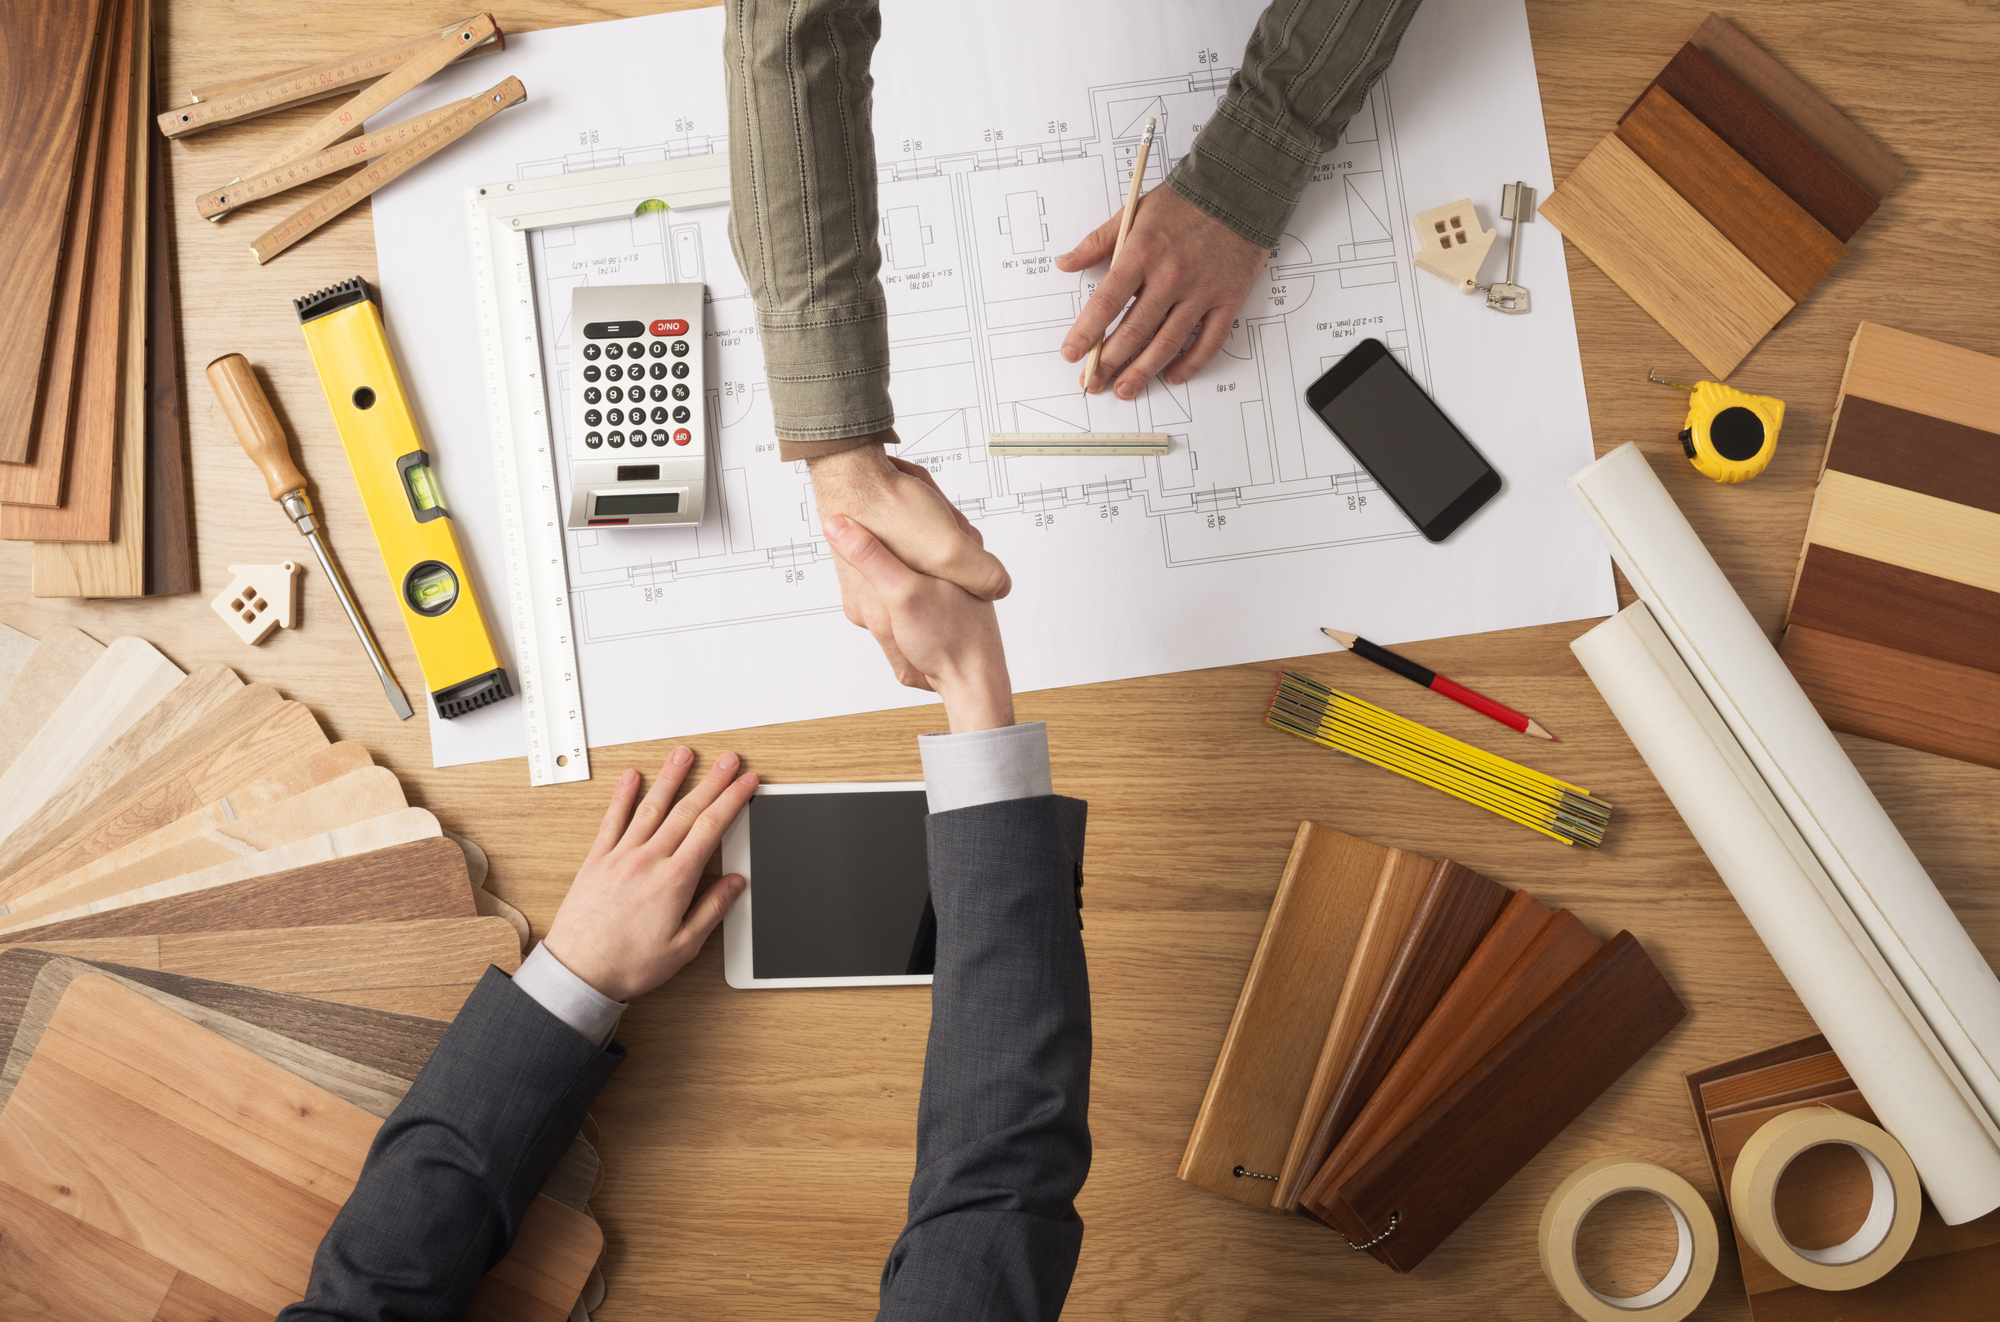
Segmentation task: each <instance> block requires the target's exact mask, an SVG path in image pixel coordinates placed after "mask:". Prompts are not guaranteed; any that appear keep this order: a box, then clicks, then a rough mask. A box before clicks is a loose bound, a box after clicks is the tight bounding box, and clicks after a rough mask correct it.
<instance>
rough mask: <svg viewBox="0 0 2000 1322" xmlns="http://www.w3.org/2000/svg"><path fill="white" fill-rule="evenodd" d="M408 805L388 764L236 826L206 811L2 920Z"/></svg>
mask: <svg viewBox="0 0 2000 1322" xmlns="http://www.w3.org/2000/svg"><path fill="white" fill-rule="evenodd" d="M408 806H409V805H408V801H407V800H406V799H405V798H404V797H403V786H402V783H401V782H399V781H398V780H397V779H396V773H395V772H393V771H390V770H389V769H388V768H387V767H372V766H371V767H363V768H361V769H359V770H356V771H350V772H348V773H347V774H346V775H344V776H341V777H339V778H338V779H336V780H332V781H329V782H327V783H326V784H324V785H316V786H314V787H313V788H311V789H309V790H307V791H305V792H304V793H303V794H298V795H295V796H293V797H292V798H289V799H284V800H281V801H279V802H278V803H275V804H272V805H271V806H270V807H267V808H264V809H261V810H259V811H256V812H252V813H249V814H248V815H246V816H242V817H238V818H237V819H235V820H234V821H230V822H220V823H218V822H213V821H212V820H211V819H210V816H209V814H206V813H197V814H195V815H193V816H190V817H183V818H180V819H178V820H176V821H173V822H169V823H168V824H167V825H166V826H163V827H161V828H160V829H159V830H157V831H154V832H152V833H151V834H150V835H145V836H142V837H140V838H139V839H137V840H134V841H133V842H132V843H131V844H128V845H125V846H123V847H121V848H119V849H115V850H113V851H111V853H109V854H106V855H105V856H103V857H102V858H99V859H97V860H96V861H95V862H92V863H89V864H86V865H85V866H83V867H80V868H78V869H76V870H75V871H73V872H67V873H64V874H63V875H62V876H60V877H57V878H55V879H54V880H52V881H49V882H46V883H44V884H43V885H41V886H38V887H36V888H35V889H34V890H32V891H24V892H21V893H20V894H17V895H15V896H13V897H12V898H11V899H10V900H9V901H8V910H9V912H8V913H7V915H6V920H7V923H8V924H9V925H11V924H12V923H13V921H14V920H15V919H17V918H19V917H22V916H25V915H27V914H28V913H29V912H30V911H31V910H33V909H36V908H39V907H42V906H45V905H47V904H49V902H50V901H52V900H56V899H57V898H58V897H64V900H63V903H64V905H65V906H66V905H67V904H68V903H71V902H74V903H83V902H85V901H87V900H94V899H99V898H102V897H103V896H106V895H118V894H122V893H123V892H126V891H133V890H138V889H140V888H141V887H144V886H151V885H153V884H155V883H157V882H162V881H166V880H168V879H169V878H173V877H183V876H188V875H190V874H192V873H197V872H201V871H202V870H204V869H206V868H212V867H216V866H218V865H220V864H224V863H234V862H238V861H240V860H242V859H244V858H245V857H247V856H249V855H252V854H260V853H264V852H266V851H268V850H274V849H277V848H278V847H279V846H281V845H289V844H292V843H294V842H296V841H301V840H306V839H309V838H311V837H313V836H319V835H324V834H326V833H327V832H330V831H336V830H338V829H339V828H342V827H349V826H355V825H358V824H360V823H362V822H367V821H372V820H374V819H375V818H378V817H384V816H387V815H388V814H390V813H393V812H397V811H400V810H402V809H405V808H407V807H408ZM414 811H422V810H421V809H416V810H414ZM426 816H428V814H426ZM431 820H432V821H435V820H437V819H436V818H432V819H431ZM349 852H351V851H349ZM68 897H74V899H73V900H72V899H70V898H68Z"/></svg>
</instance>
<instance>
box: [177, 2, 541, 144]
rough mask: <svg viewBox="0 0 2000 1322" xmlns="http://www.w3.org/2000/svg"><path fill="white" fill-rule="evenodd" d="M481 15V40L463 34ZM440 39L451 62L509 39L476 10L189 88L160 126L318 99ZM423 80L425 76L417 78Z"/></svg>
mask: <svg viewBox="0 0 2000 1322" xmlns="http://www.w3.org/2000/svg"><path fill="white" fill-rule="evenodd" d="M481 19H483V20H485V28H484V29H483V30H484V32H485V35H484V36H482V37H479V38H477V39H476V40H465V39H461V37H460V33H461V32H462V31H464V30H465V29H467V28H470V27H472V25H473V24H474V23H475V22H477V21H478V20H481ZM441 42H442V43H444V45H445V48H446V49H448V50H450V51H451V52H452V53H451V54H450V56H449V57H448V58H447V59H446V60H445V61H444V63H449V62H450V61H451V60H455V59H461V58H465V57H467V56H470V55H473V54H485V53H487V52H489V51H496V50H502V49H505V47H506V44H507V39H506V36H505V35H504V34H503V33H502V32H501V31H500V28H499V25H498V24H497V23H495V22H494V21H493V16H492V15H491V14H475V15H474V16H473V17H472V18H469V19H467V20H465V22H463V23H454V24H452V25H451V26H450V27H447V28H440V29H438V30H437V31H434V32H420V33H418V34H417V35H416V36H414V37H405V38H403V39H402V40H400V41H397V42H394V43H392V44H390V45H387V46H384V47H382V48H381V49H380V50H372V51H366V52H364V53H362V54H360V55H347V56H343V57H341V58H339V59H335V60H329V61H328V62H326V63H325V64H314V65H308V66H307V67H305V68H303V69H293V70H291V71H290V72H288V73H281V74H277V75H274V76H272V77H269V78H264V79H260V80H256V81H252V82H249V83H242V82H236V83H218V84H215V85H213V86H211V87H202V88H196V89H194V90H193V91H190V92H189V93H188V94H187V96H188V100H187V103H186V104H184V105H181V106H179V107H176V108H175V109H172V110H168V111H165V112H163V113H161V115H160V116H159V119H158V122H159V125H160V132H161V133H163V134H165V135H166V136H167V137H169V138H180V137H185V136H187V135H188V134H190V133H199V132H201V131H202V130H203V129H212V128H218V127H220V126H222V125H224V124H235V123H237V122H239V121H241V120H246V119H253V118H255V117H256V116H258V115H262V114H267V113H269V112H270V111H273V110H277V109H280V108H282V107H284V106H294V105H303V104H305V103H306V102H308V101H318V100H320V99H322V98H324V97H327V96H331V95H333V94H335V93H337V92H340V91H342V90H343V89H345V88H349V87H353V86H355V85H356V84H359V83H365V82H369V81H371V80H373V79H377V78H382V77H385V76H387V75H388V74H389V73H391V72H393V71H395V70H397V69H400V68H403V67H405V66H407V65H408V64H409V63H410V62H411V61H413V60H422V59H424V58H425V57H426V56H429V55H434V54H435V53H436V48H437V47H438V46H439V43H441ZM442 67H443V64H439V65H437V66H434V67H433V68H432V69H431V71H430V72H431V73H435V72H437V69H439V68H442ZM429 76H430V75H429V74H425V75H424V77H429ZM421 81H423V79H422V78H419V79H417V80H416V82H421ZM414 85H415V84H414V83H412V86H414ZM406 90H407V89H406ZM398 95H400V93H399V94H398ZM393 99H394V98H391V100H393ZM383 104H385V105H386V104H387V102H384V103H383ZM363 118H365V116H364V117H363ZM355 122H356V123H359V122H360V121H359V120H356V121H355Z"/></svg>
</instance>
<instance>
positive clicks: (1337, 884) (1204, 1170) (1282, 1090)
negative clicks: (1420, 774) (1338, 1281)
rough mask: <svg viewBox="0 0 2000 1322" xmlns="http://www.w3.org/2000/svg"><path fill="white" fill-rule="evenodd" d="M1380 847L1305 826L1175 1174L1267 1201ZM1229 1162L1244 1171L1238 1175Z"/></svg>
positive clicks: (1381, 855)
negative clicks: (1270, 1177) (1264, 1176)
mask: <svg viewBox="0 0 2000 1322" xmlns="http://www.w3.org/2000/svg"><path fill="white" fill-rule="evenodd" d="M1389 854H1390V851H1389V850H1387V849H1384V848H1382V847H1381V846H1380V845H1372V844H1369V843H1368V842H1367V841H1365V840H1357V839H1355V838H1354V837H1353V836H1351V835H1345V834H1343V833H1342V832H1339V831H1335V830H1332V829H1330V828H1328V827H1324V826H1320V825H1318V824H1317V823H1314V822H1302V823H1300V824H1299V833H1298V835H1297V837H1296V838H1295V839H1294V840H1293V842H1292V852H1291V857H1290V858H1289V859H1287V860H1286V863H1285V873H1284V876H1283V878H1282V879H1281V880H1280V881H1279V882H1278V893H1277V895H1276V896H1275V897H1274V898H1273V899H1272V901H1271V913H1270V916H1269V917H1268V918H1267V919H1265V922H1264V933H1263V935H1262V936H1261V937H1259V938H1258V940H1257V951H1256V953H1255V954H1254V955H1253V956H1251V959H1250V971H1249V973H1248V974H1247V975H1246V976H1245V978H1244V979H1243V993H1242V995H1241V996H1240V997H1238V998H1237V1002H1236V1013H1235V1014H1234V1015H1233V1016H1231V1018H1230V1021H1229V1031H1228V1033H1227V1035H1226V1036H1224V1038H1223V1040H1222V1050H1221V1052H1220V1053H1219V1054H1218V1055H1217V1057H1216V1061H1215V1072H1214V1073H1213V1074H1211V1075H1210V1076H1209V1080H1208V1092H1207V1093H1206V1095H1204V1096H1203V1098H1202V1102H1201V1111H1200V1112H1199V1113H1198V1114H1197V1115H1196V1117H1195V1122H1194V1132H1193V1133H1192V1134H1190V1135H1189V1136H1188V1145H1187V1152H1186V1153H1185V1154H1184V1155H1183V1156H1182V1157H1181V1165H1180V1171H1179V1176H1180V1178H1181V1179H1183V1180H1186V1181H1187V1182H1188V1183H1190V1184H1198V1185H1200V1186H1201V1187H1203V1188H1204V1189H1212V1190H1214V1191H1215V1192H1216V1193H1219V1194H1222V1195H1224V1196H1226V1197H1229V1198H1234V1199H1236V1200H1237V1201H1238V1202H1244V1203H1249V1204H1251V1205H1253V1206H1256V1207H1269V1206H1270V1205H1271V1194H1272V1190H1273V1185H1272V1183H1271V1181H1270V1180H1268V1179H1264V1180H1259V1179H1254V1178H1250V1177H1249V1175H1248V1174H1247V1172H1255V1173H1258V1174H1262V1175H1266V1176H1274V1175H1276V1174H1277V1172H1278V1167H1279V1165H1280V1164H1281V1163H1282V1162H1283V1161H1284V1159H1285V1149H1286V1147H1287V1145H1288V1144H1289V1142H1290V1140H1291V1135H1292V1129H1293V1126H1294V1125H1295V1124H1296V1122H1297V1120H1298V1114H1299V1106H1300V1104H1301V1103H1302V1102H1303V1101H1304V1100H1305V1093H1306V1087H1307V1085H1308V1083H1309V1082H1310V1075H1311V1070H1312V1059H1313V1058H1312V1051H1313V1046H1314V1044H1316V1043H1318V1042H1320V1041H1321V1040H1322V1039H1323V1038H1324V1037H1325V1036H1326V1029H1327V1024H1328V1022H1329V1021H1330V1020H1331V1019H1332V1017H1333V1010H1334V1003H1335V1000H1336V998H1337V997H1338V996H1339V995H1340V988H1341V983H1342V981H1343V979H1344V977H1345V975H1346V972H1347V965H1348V962H1349V960H1350V958H1351V957H1352V955H1353V951H1354V945H1355V941H1356V940H1357V939H1358V938H1359V936H1360V933H1361V923H1362V919H1363V917H1364V915H1365V914H1366V913H1367V911H1368V905H1369V900H1370V897H1371V896H1372V895H1373V893H1374V889H1375V881H1376V878H1377V877H1378V876H1379V875H1380V874H1381V872H1382V867H1383V864H1384V862H1385V861H1386V860H1387V859H1388V857H1389ZM1239 1168H1241V1169H1242V1170H1244V1171H1245V1172H1246V1174H1244V1175H1238V1174H1237V1173H1236V1172H1237V1170H1238V1169H1239Z"/></svg>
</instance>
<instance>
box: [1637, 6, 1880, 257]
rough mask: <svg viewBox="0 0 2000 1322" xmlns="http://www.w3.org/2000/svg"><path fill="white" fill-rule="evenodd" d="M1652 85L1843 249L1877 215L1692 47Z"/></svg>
mask: <svg viewBox="0 0 2000 1322" xmlns="http://www.w3.org/2000/svg"><path fill="white" fill-rule="evenodd" d="M1654 86H1656V87H1660V88H1663V89H1665V90H1666V92H1667V93H1668V95H1670V96H1672V97H1673V98H1674V100H1676V101H1678V102H1680V103H1681V104H1682V105H1684V106H1686V107H1687V108H1688V110H1689V112H1690V113H1692V114H1693V115H1694V117H1695V118H1696V119H1699V120H1700V121H1701V122H1702V123H1704V124H1706V125H1708V127H1709V128H1710V129H1712V130H1714V132H1715V134H1716V136H1717V137H1719V138H1721V139H1722V140H1723V141H1724V142H1726V143H1728V144H1729V145H1730V147H1731V148H1732V149H1734V150H1735V151H1736V152H1737V153H1738V154H1740V155H1741V156H1742V157H1743V158H1744V159H1745V160H1747V161H1749V162H1750V164H1751V165H1752V166H1753V167H1754V168H1755V169H1756V170H1757V171H1758V172H1759V173H1760V174H1762V175H1763V176H1764V177H1765V178H1766V179H1769V180H1770V181H1771V182H1772V183H1774V184H1776V185H1777V186H1778V187H1779V188H1782V189H1784V190H1785V192H1786V193H1787V194H1788V195H1790V197H1791V198H1792V200H1793V201H1795V202H1797V203H1798V204H1799V205H1800V206H1802V207H1804V208H1805V209H1806V211H1807V212H1809V213H1810V214H1811V215H1812V217H1813V219H1814V220H1817V221H1818V222H1819V223H1820V224H1822V225H1824V226H1826V228H1827V231H1828V232H1829V233H1831V234H1832V235H1833V237H1835V238H1836V239H1839V240H1840V241H1841V242H1842V243H1845V242H1847V241H1848V240H1849V239H1852V238H1853V237H1854V233H1855V231H1856V230H1858V229H1860V228H1861V226H1862V224H1863V223H1864V222H1865V221H1866V220H1867V219H1868V217H1870V216H1872V215H1874V214H1875V208H1876V207H1877V206H1878V205H1879V203H1878V201H1877V199H1876V197H1875V195H1874V194H1873V193H1870V192H1869V191H1868V190H1867V189H1865V188H1863V187H1862V186H1861V185H1860V184H1857V183H1855V182H1854V180H1853V179H1851V178H1849V177H1848V175H1847V173H1846V171H1844V170H1842V169H1841V168H1840V167H1839V166H1838V165H1835V164H1834V163H1833V162H1832V161H1831V160H1830V159H1828V158H1827V156H1826V154H1825V153H1824V152H1822V151H1820V150H1819V148H1817V147H1815V146H1813V144H1812V143H1811V142H1809V141H1807V139H1806V136H1805V135H1804V134H1803V133H1800V132H1799V131H1798V130H1797V129H1795V128H1793V127H1792V126H1791V125H1790V124H1789V123H1787V122H1786V121H1785V119H1784V118H1783V116H1781V115H1779V114H1778V113H1777V112H1776V111H1774V110H1772V109H1771V108H1770V107H1769V106H1767V105H1765V104H1764V103H1763V102H1762V101H1759V100H1758V99H1757V98H1756V96H1755V95H1754V94H1753V93H1752V92H1751V91H1750V89H1749V88H1747V87H1745V86H1744V85H1743V84H1742V83H1739V82H1737V81H1736V80H1735V79H1734V78H1732V77H1730V76H1729V74H1728V73H1727V72H1726V71H1725V70H1724V69H1723V68H1722V66H1721V65H1719V64H1717V63H1716V62H1715V61H1714V60H1712V59H1710V58H1709V57H1708V55H1707V54H1706V53H1705V52H1704V51H1702V49H1701V48H1700V47H1698V46H1696V45H1694V44H1693V43H1692V42H1690V43H1688V44H1687V45H1685V46H1683V47H1681V48H1680V50H1679V51H1678V52H1676V53H1675V55H1674V58H1673V59H1671V60H1669V61H1668V62H1667V67H1666V68H1664V69H1662V70H1660V74H1659V77H1658V78H1656V79H1654Z"/></svg>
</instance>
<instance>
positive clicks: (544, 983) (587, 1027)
mask: <svg viewBox="0 0 2000 1322" xmlns="http://www.w3.org/2000/svg"><path fill="white" fill-rule="evenodd" d="M514 985H515V986H516V987H519V988H520V989H521V990H522V991H524V992H526V993H528V995H530V996H532V997H534V998H535V1000H536V1001H537V1002H538V1003H539V1004H540V1005H541V1007H542V1008H543V1009H544V1010H547V1011H548V1012H549V1013H550V1014H552V1015H554V1016H555V1017H556V1018H558V1019H560V1020H562V1021H563V1022H564V1023H566V1024H568V1025H569V1026H570V1027H571V1028H574V1029H575V1030H576V1031H577V1032H579V1033H581V1034H583V1036H584V1037H585V1038H586V1039H588V1040H589V1041H592V1042H595V1043H596V1044H597V1045H598V1046H600V1047H601V1046H603V1045H604V1044H605V1043H606V1042H609V1041H610V1040H611V1034H612V1032H613V1031H614V1030H615V1029H616V1028H617V1027H618V1017H619V1016H620V1015H622V1014H624V1013H625V1006H626V1004H627V1003H626V1002H624V1001H614V1000H612V999H611V998H610V997H609V996H606V995H605V994H604V993H603V992H601V991H599V990H597V988H595V987H593V986H591V985H590V984H589V983H587V982H585V981H584V980H583V979H582V978H579V977H577V976H576V974H574V973H572V972H570V971H569V966H568V965H566V964H564V963H563V962H562V961H561V960H559V959H557V958H556V957H555V956H554V955H553V954H551V953H550V952H549V948H548V946H547V945H538V946H536V947H535V948H534V949H533V950H531V951H529V952H528V957H527V958H526V959H524V960H522V961H521V967H520V968H519V969H518V970H516V971H515V974H514Z"/></svg>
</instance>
